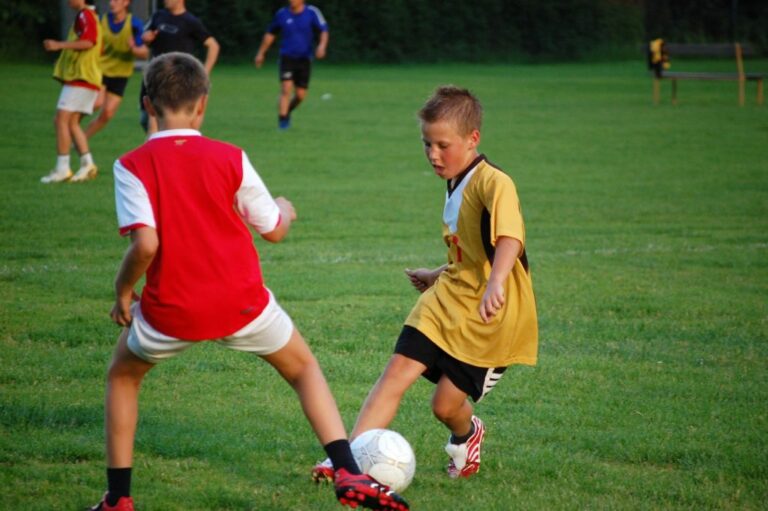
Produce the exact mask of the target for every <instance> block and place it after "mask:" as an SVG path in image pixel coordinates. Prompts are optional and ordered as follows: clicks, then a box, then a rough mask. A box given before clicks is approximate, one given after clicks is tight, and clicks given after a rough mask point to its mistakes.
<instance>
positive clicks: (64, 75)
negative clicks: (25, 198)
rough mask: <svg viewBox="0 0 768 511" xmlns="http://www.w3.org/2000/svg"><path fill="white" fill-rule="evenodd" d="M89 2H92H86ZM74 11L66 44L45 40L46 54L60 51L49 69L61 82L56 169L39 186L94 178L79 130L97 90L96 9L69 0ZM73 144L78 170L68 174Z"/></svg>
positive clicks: (98, 32)
mask: <svg viewBox="0 0 768 511" xmlns="http://www.w3.org/2000/svg"><path fill="white" fill-rule="evenodd" d="M89 3H93V2H92V1H90V0H89ZM69 7H70V8H72V9H73V10H75V11H76V12H77V15H76V16H75V21H74V23H73V24H72V27H71V28H70V29H69V34H68V35H67V40H66V41H57V40H55V39H46V40H44V41H43V47H44V48H45V49H46V51H61V54H59V58H58V60H57V61H56V66H55V67H54V69H53V77H54V78H55V79H57V80H59V81H60V82H61V83H62V87H61V94H60V95H59V102H58V104H57V105H56V117H55V118H54V125H55V126H56V152H57V158H56V166H55V167H54V168H53V170H51V171H50V172H49V173H48V175H46V176H43V177H42V178H41V179H40V182H41V183H46V184H48V183H61V182H63V181H72V182H76V181H87V180H89V179H93V178H95V177H96V174H97V173H98V168H97V167H96V164H95V163H94V161H93V156H92V155H91V151H90V149H89V148H88V137H86V135H85V132H84V131H83V129H82V128H81V127H80V121H81V119H82V118H83V114H86V115H90V114H91V113H93V105H94V103H95V102H96V98H97V97H98V95H99V90H100V89H101V68H100V67H99V57H100V55H101V42H102V41H101V29H100V27H99V20H98V19H97V17H96V10H95V8H94V7H93V6H92V5H87V2H86V0H69ZM73 142H74V144H75V148H76V149H77V151H78V153H79V154H80V168H79V169H78V171H77V172H76V173H75V174H74V176H73V175H72V169H71V168H70V160H69V152H70V148H71V146H72V143H73Z"/></svg>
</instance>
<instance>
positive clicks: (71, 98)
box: [56, 85, 99, 114]
mask: <svg viewBox="0 0 768 511" xmlns="http://www.w3.org/2000/svg"><path fill="white" fill-rule="evenodd" d="M98 97H99V91H97V90H93V89H87V88H85V87H75V86H73V85H64V86H63V87H62V88H61V94H60V95H59V102H58V104H57V105H56V108H57V109H58V110H64V111H67V112H80V113H83V114H92V113H93V105H94V103H96V98H98Z"/></svg>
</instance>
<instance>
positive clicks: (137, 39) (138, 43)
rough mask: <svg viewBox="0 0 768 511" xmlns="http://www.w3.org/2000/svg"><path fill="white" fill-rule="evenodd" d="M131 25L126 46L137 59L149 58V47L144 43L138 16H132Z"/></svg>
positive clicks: (142, 29)
mask: <svg viewBox="0 0 768 511" xmlns="http://www.w3.org/2000/svg"><path fill="white" fill-rule="evenodd" d="M132 19H133V26H132V27H131V37H129V38H128V46H130V48H131V53H133V56H134V57H136V58H137V59H147V58H149V47H148V46H147V45H146V44H144V39H143V36H144V27H143V25H142V24H141V21H139V19H138V18H136V17H133V18H132Z"/></svg>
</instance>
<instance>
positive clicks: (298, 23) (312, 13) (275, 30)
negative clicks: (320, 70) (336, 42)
mask: <svg viewBox="0 0 768 511" xmlns="http://www.w3.org/2000/svg"><path fill="white" fill-rule="evenodd" d="M327 31H328V23H326V22H325V17H323V13H322V12H320V9H318V8H317V7H315V6H314V5H306V6H305V8H304V9H303V10H302V11H301V12H300V13H298V14H297V13H293V12H291V10H290V9H289V8H288V7H283V8H282V9H280V10H279V11H277V12H276V13H275V17H274V18H272V23H270V24H269V27H267V32H269V33H270V34H275V35H277V34H281V38H282V39H281V41H280V55H284V56H286V57H291V58H294V59H310V58H312V54H313V44H314V38H315V34H317V33H320V32H327Z"/></svg>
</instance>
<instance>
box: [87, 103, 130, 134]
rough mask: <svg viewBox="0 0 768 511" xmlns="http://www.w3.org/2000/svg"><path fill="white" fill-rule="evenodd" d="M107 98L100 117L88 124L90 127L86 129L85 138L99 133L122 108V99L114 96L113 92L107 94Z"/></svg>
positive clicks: (102, 105) (102, 104)
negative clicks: (119, 108)
mask: <svg viewBox="0 0 768 511" xmlns="http://www.w3.org/2000/svg"><path fill="white" fill-rule="evenodd" d="M105 96H106V97H105V98H104V100H103V101H102V103H101V112H100V113H99V116H98V117H97V118H95V119H94V120H92V121H91V122H90V123H89V124H88V127H86V128H85V136H86V137H87V138H91V137H92V136H93V135H95V134H96V133H98V132H99V131H100V130H101V129H102V128H104V126H106V125H107V124H108V123H109V121H111V120H112V118H113V117H114V116H115V113H117V109H118V107H120V103H122V101H123V98H122V97H120V96H118V95H117V94H112V93H111V92H107V93H106V94H105ZM94 108H95V107H94Z"/></svg>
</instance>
